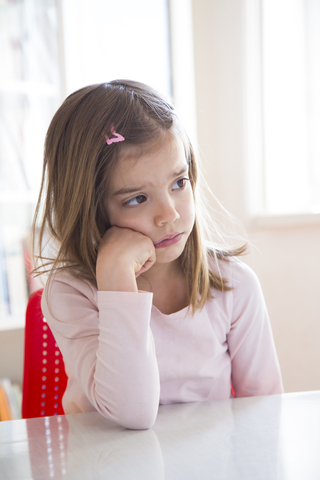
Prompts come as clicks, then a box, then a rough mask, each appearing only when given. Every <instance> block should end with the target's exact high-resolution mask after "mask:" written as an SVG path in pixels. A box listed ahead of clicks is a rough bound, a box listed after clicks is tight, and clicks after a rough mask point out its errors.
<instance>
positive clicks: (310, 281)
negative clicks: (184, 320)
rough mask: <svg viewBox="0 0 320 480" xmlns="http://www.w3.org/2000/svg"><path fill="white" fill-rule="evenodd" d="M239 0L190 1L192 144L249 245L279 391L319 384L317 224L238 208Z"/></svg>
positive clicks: (241, 185) (241, 178)
mask: <svg viewBox="0 0 320 480" xmlns="http://www.w3.org/2000/svg"><path fill="white" fill-rule="evenodd" d="M244 8H245V0H193V28H194V59H195V87H196V105H197V122H198V141H199V149H200V152H201V154H202V159H203V162H204V167H205V170H206V172H207V180H208V183H209V185H210V187H211V189H212V191H213V192H214V194H215V195H216V196H217V197H218V199H219V200H220V201H222V203H223V205H224V206H225V207H226V208H227V209H228V210H229V211H230V212H231V213H232V214H234V215H235V216H237V217H238V218H239V219H240V220H241V221H242V222H243V223H244V225H245V226H246V229H247V232H248V234H249V239H250V240H251V241H252V243H253V244H254V245H255V246H256V247H257V249H252V253H250V255H249V256H248V257H246V258H245V261H246V262H247V263H248V264H249V265H250V266H252V267H253V269H254V270H255V272H256V273H257V274H258V276H259V278H260V281H261V284H262V288H263V290H264V294H265V297H266V301H267V305H268V310H269V313H270V318H271V323H272V328H273V332H274V337H275V342H276V347H277V351H278V355H279V360H280V364H281V369H282V373H283V379H284V386H285V390H286V391H287V392H291V391H302V390H316V389H320V353H319V350H320V349H319V346H318V344H319V342H320V275H319V267H320V248H319V246H320V224H318V225H317V224H315V225H311V224H310V225H308V224H307V223H306V224H305V225H304V226H302V225H300V226H299V225H296V226H286V225H281V224H279V223H278V225H276V224H274V225H272V223H271V224H270V225H271V226H267V225H264V226H260V227H259V226H257V225H256V226H254V224H253V223H252V222H250V219H249V217H248V212H247V209H246V189H247V182H246V174H245V173H246V171H245V169H246V144H245V135H246V124H245V118H246V111H245V84H244V82H245V44H244V42H245V32H244V28H245V27H244V26H245V11H244Z"/></svg>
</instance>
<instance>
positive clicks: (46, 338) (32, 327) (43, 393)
mask: <svg viewBox="0 0 320 480" xmlns="http://www.w3.org/2000/svg"><path fill="white" fill-rule="evenodd" d="M42 292H43V289H40V290H37V291H36V292H34V293H33V294H32V295H31V296H30V298H29V301H28V305H27V310H26V325H25V343H24V370H23V387H22V418H33V417H42V416H51V415H60V414H64V411H63V408H62V403H61V400H62V396H63V393H64V391H65V389H66V386H67V375H66V372H65V368H64V362H63V359H62V355H61V352H60V350H59V348H58V346H57V344H56V342H55V339H54V337H53V335H52V332H51V330H50V328H49V325H48V324H47V322H46V320H45V319H44V317H43V315H42V311H41V296H42Z"/></svg>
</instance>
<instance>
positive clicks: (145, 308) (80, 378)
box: [42, 279, 160, 429]
mask: <svg viewBox="0 0 320 480" xmlns="http://www.w3.org/2000/svg"><path fill="white" fill-rule="evenodd" d="M151 307H152V294H150V293H147V292H143V293H131V292H128V293H127V292H98V294H97V292H94V289H93V287H91V286H90V285H88V284H86V282H80V281H77V280H75V281H74V280H71V281H66V280H61V279H60V280H57V279H53V281H51V282H50V285H49V287H48V288H47V287H46V289H45V291H44V293H43V298H42V309H43V313H44V316H45V318H46V320H47V322H48V324H49V326H50V328H51V330H52V333H53V334H54V336H55V339H56V342H57V344H58V346H59V348H60V350H61V353H62V355H63V358H64V361H65V363H66V365H67V367H68V369H69V370H70V371H71V373H72V375H73V376H74V378H75V380H76V381H77V382H78V384H79V386H80V387H81V389H82V391H83V392H84V394H85V395H86V396H87V398H88V399H89V401H90V402H91V404H92V405H93V406H94V407H95V408H96V409H97V410H98V411H99V412H100V413H101V414H102V415H103V416H105V417H107V418H110V419H112V420H114V421H116V422H117V423H119V424H120V425H122V426H124V427H127V428H133V429H144V428H150V427H151V426H152V425H153V423H154V422H155V419H156V415H157V411H158V407H159V396H160V381H159V372H158V365H157V361H156V355H155V347H154V341H153V337H152V333H151V330H150V316H151Z"/></svg>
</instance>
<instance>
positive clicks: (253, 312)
mask: <svg viewBox="0 0 320 480" xmlns="http://www.w3.org/2000/svg"><path fill="white" fill-rule="evenodd" d="M232 271H233V279H232V284H233V290H232V296H233V306H232V319H231V328H230V331H229V333H228V335H227V341H228V347H229V353H230V358H231V371H232V374H231V381H232V386H233V388H234V390H235V396H236V397H247V396H255V395H269V394H276V393H283V385H282V379H281V373H280V367H279V362H278V358H277V353H276V349H275V344H274V340H273V335H272V331H271V325H270V320H269V316H268V312H267V308H266V304H265V300H264V297H263V293H262V290H261V286H260V283H259V280H258V278H257V276H256V275H255V273H254V272H253V271H252V270H251V269H250V268H249V267H248V266H246V265H245V264H243V263H239V264H237V263H236V262H235V264H234V266H233V267H232Z"/></svg>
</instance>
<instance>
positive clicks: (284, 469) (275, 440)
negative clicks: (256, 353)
mask: <svg viewBox="0 0 320 480" xmlns="http://www.w3.org/2000/svg"><path fill="white" fill-rule="evenodd" d="M0 478H1V480H7V479H8V480H20V479H39V480H45V479H47V478H48V479H52V478H56V479H74V480H82V479H100V478H101V479H112V480H114V479H115V480H117V479H119V480H120V479H121V480H126V479H130V480H138V479H139V480H145V479H148V480H160V479H161V480H168V479H169V480H170V479H174V480H177V479H181V480H182V479H183V480H189V479H197V480H198V479H199V480H206V479H219V480H224V479H228V480H230V479H232V480H233V479H241V480H242V479H245V480H251V479H252V480H253V479H254V480H261V479H265V480H273V479H288V480H295V479H297V480H313V479H317V480H319V479H320V391H319V392H305V393H294V394H292V393H291V394H284V395H272V396H267V397H250V398H238V399H232V400H223V401H214V402H202V403H187V404H176V405H165V406H161V407H160V409H159V414H158V417H157V421H156V424H155V426H154V427H153V428H152V429H150V430H143V431H134V430H126V429H124V428H122V427H119V426H117V425H115V424H114V423H112V422H110V421H109V420H106V419H104V418H103V417H101V416H100V415H99V414H98V413H82V414H76V415H61V416H56V417H46V418H33V419H29V420H14V421H9V422H0Z"/></svg>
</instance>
